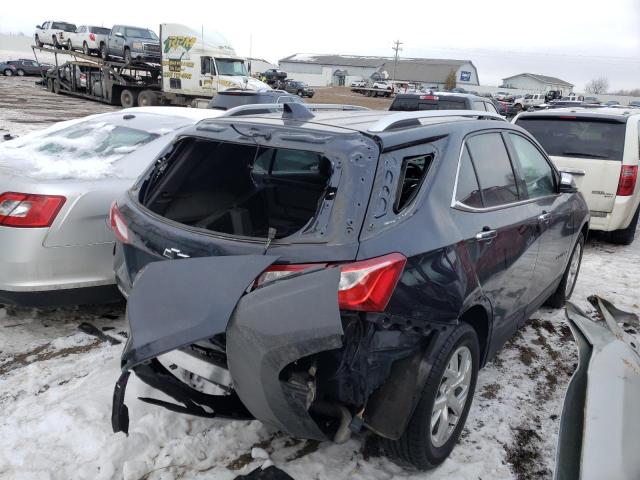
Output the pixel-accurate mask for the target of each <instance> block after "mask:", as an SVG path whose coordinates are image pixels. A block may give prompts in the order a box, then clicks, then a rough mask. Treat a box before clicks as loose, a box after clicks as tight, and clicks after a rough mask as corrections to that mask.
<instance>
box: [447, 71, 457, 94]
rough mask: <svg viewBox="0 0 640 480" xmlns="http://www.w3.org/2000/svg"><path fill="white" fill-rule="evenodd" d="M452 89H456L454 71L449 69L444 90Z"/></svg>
mask: <svg viewBox="0 0 640 480" xmlns="http://www.w3.org/2000/svg"><path fill="white" fill-rule="evenodd" d="M454 88H456V71H455V70H454V69H451V71H450V72H449V75H447V78H446V80H445V81H444V89H445V90H453V89H454Z"/></svg>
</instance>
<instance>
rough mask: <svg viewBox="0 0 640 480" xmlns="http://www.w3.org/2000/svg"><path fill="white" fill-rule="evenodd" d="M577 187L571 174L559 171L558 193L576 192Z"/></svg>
mask: <svg viewBox="0 0 640 480" xmlns="http://www.w3.org/2000/svg"><path fill="white" fill-rule="evenodd" d="M577 191H578V187H576V182H575V181H574V180H573V175H571V174H570V173H567V172H560V193H576V192H577Z"/></svg>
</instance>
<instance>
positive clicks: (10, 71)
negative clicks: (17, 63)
mask: <svg viewBox="0 0 640 480" xmlns="http://www.w3.org/2000/svg"><path fill="white" fill-rule="evenodd" d="M4 76H5V77H11V76H13V70H11V69H10V68H7V69H6V70H5V71H4Z"/></svg>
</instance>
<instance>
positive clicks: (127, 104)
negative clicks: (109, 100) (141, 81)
mask: <svg viewBox="0 0 640 480" xmlns="http://www.w3.org/2000/svg"><path fill="white" fill-rule="evenodd" d="M136 99H137V95H136V93H134V92H132V91H131V90H129V89H128V88H125V89H124V90H122V93H120V104H121V105H122V108H131V107H135V106H136Z"/></svg>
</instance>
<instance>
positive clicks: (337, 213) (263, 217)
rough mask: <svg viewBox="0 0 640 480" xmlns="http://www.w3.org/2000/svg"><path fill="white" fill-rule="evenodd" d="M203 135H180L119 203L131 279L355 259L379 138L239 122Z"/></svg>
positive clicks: (210, 129)
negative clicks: (236, 262) (168, 265)
mask: <svg viewBox="0 0 640 480" xmlns="http://www.w3.org/2000/svg"><path fill="white" fill-rule="evenodd" d="M206 128H207V129H208V130H205V129H203V128H202V127H200V130H196V131H195V132H194V134H193V135H187V136H184V137H182V138H181V139H180V140H179V141H178V142H177V143H176V144H175V147H174V148H173V150H172V151H171V152H170V153H169V154H167V155H165V156H164V157H161V158H160V159H158V160H157V161H156V162H155V165H154V166H153V167H152V168H151V169H150V170H149V171H148V172H147V173H146V174H145V175H143V176H142V177H141V179H140V180H139V181H138V183H137V184H136V186H134V188H133V189H132V190H130V192H129V194H128V197H127V199H126V201H124V202H120V205H119V207H118V208H119V213H118V214H119V215H121V217H122V218H121V220H122V222H123V223H124V224H126V230H127V231H126V234H124V235H123V236H124V237H126V241H124V242H123V254H124V257H125V258H124V259H125V262H126V268H127V270H128V272H127V274H128V276H129V281H132V280H133V279H134V278H135V276H136V275H137V272H138V271H139V270H140V269H141V268H142V267H144V265H146V264H147V263H149V262H150V261H155V260H159V259H164V258H171V259H172V258H187V257H202V256H225V255H261V254H264V253H265V252H266V251H268V252H269V254H271V255H278V256H279V257H280V259H279V261H278V263H305V262H309V263H311V262H328V261H332V262H336V261H337V262H339V261H349V260H354V259H355V258H356V255H357V250H358V235H359V233H360V229H361V226H362V222H363V219H364V214H365V211H366V208H367V205H368V201H369V196H370V193H371V185H372V182H373V178H374V175H375V170H376V165H377V158H378V151H377V149H378V147H377V145H376V144H375V142H374V141H373V140H371V139H370V138H368V137H365V136H363V135H362V134H359V133H356V132H353V131H345V130H344V129H335V130H339V131H330V132H326V131H324V132H322V134H320V133H318V132H313V131H304V130H301V129H300V128H296V129H295V131H292V130H291V129H289V128H275V127H274V126H272V125H271V126H270V125H264V124H263V125H251V126H249V125H247V122H241V121H239V120H238V121H234V124H233V125H231V124H230V123H226V125H225V122H219V123H217V122H216V125H215V127H213V126H209V127H206ZM216 130H219V131H216ZM249 132H250V133H249ZM312 132H313V133H312ZM116 233H117V232H116ZM121 237H122V236H121ZM120 239H121V240H122V239H123V238H120ZM118 274H119V276H122V274H123V272H120V271H119V272H118Z"/></svg>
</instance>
